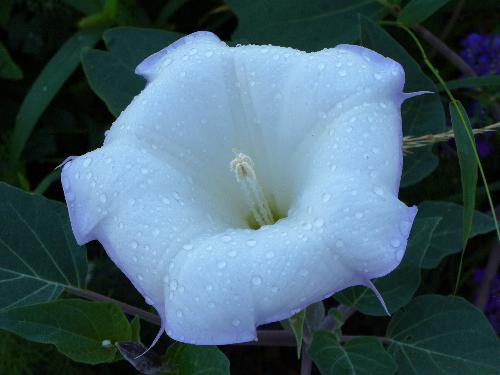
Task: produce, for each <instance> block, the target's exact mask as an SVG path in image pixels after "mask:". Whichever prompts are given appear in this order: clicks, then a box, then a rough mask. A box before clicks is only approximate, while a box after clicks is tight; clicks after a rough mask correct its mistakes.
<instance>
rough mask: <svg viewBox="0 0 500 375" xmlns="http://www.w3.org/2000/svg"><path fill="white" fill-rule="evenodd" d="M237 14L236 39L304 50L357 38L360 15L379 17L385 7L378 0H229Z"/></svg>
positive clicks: (318, 48)
mask: <svg viewBox="0 0 500 375" xmlns="http://www.w3.org/2000/svg"><path fill="white" fill-rule="evenodd" d="M228 4H229V6H230V7H231V8H232V10H233V11H234V12H235V13H236V16H237V17H238V28H237V29H236V31H235V33H234V35H233V38H232V39H233V40H235V41H238V42H244V43H248V42H251V43H255V44H274V45H279V46H285V47H294V48H298V49H301V50H305V51H317V50H320V49H322V48H327V47H334V46H335V45H337V44H339V43H352V42H354V41H356V40H357V39H358V34H357V16H358V14H364V15H366V16H368V17H370V18H371V19H373V20H375V21H378V20H379V19H381V18H382V16H383V15H384V14H385V12H386V8H385V7H384V6H383V5H382V4H381V3H380V1H376V0H312V1H302V0H256V1H248V0H228Z"/></svg>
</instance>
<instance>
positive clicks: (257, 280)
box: [252, 276, 262, 285]
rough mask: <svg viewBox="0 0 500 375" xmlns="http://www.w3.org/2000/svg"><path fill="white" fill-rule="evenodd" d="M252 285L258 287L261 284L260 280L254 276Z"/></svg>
mask: <svg viewBox="0 0 500 375" xmlns="http://www.w3.org/2000/svg"><path fill="white" fill-rule="evenodd" d="M252 284H253V285H260V284H262V279H261V277H260V276H254V277H252Z"/></svg>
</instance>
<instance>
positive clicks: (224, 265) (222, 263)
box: [217, 261, 226, 269]
mask: <svg viewBox="0 0 500 375" xmlns="http://www.w3.org/2000/svg"><path fill="white" fill-rule="evenodd" d="M217 267H218V268H219V269H223V268H225V267H226V262H224V261H222V262H219V263H217Z"/></svg>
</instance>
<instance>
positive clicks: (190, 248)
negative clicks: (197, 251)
mask: <svg viewBox="0 0 500 375" xmlns="http://www.w3.org/2000/svg"><path fill="white" fill-rule="evenodd" d="M182 248H183V249H184V250H188V251H189V250H193V245H192V244H190V243H188V244H185V245H184V246H182Z"/></svg>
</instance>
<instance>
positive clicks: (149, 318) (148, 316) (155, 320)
mask: <svg viewBox="0 0 500 375" xmlns="http://www.w3.org/2000/svg"><path fill="white" fill-rule="evenodd" d="M65 291H66V292H68V293H70V294H72V295H74V296H78V297H82V298H85V299H88V300H91V301H97V302H108V303H114V304H116V305H118V307H119V308H120V309H121V310H122V311H123V312H124V313H125V314H128V315H132V316H136V315H137V316H138V317H139V318H141V319H142V320H144V321H146V322H149V323H151V324H154V325H157V326H161V319H160V317H159V316H158V315H156V314H153V313H150V312H149V311H146V310H143V309H140V308H138V307H135V306H132V305H129V304H127V303H125V302H121V301H118V300H116V299H114V298H111V297H107V296H105V295H102V294H99V293H96V292H93V291H91V290H87V289H80V288H75V287H72V286H67V287H66V288H65Z"/></svg>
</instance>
